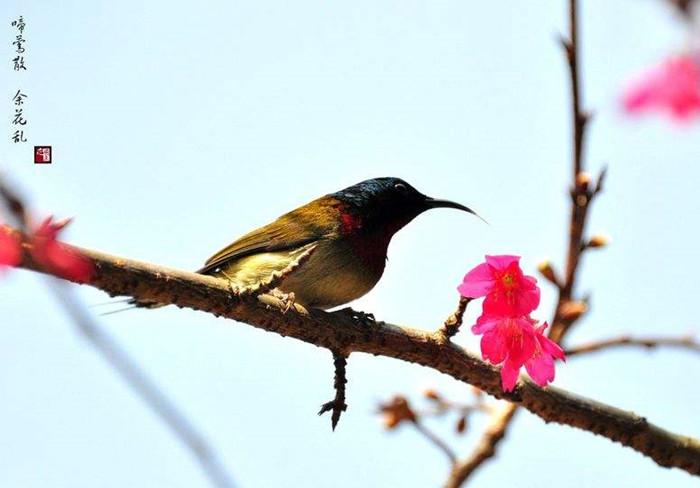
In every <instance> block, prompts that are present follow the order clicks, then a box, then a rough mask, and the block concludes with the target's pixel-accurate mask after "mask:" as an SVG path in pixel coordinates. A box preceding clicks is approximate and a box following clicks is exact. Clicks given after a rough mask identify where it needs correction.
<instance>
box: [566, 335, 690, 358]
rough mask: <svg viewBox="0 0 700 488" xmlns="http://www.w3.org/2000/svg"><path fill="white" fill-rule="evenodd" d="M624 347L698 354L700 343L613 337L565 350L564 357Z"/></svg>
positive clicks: (667, 339)
mask: <svg viewBox="0 0 700 488" xmlns="http://www.w3.org/2000/svg"><path fill="white" fill-rule="evenodd" d="M625 346H633V347H646V348H647V349H654V348H656V347H660V346H671V347H678V348H681V349H688V350H691V351H695V352H700V342H698V341H696V340H695V339H694V338H693V337H692V336H681V337H632V336H627V335H623V336H620V337H613V338H612V339H604V340H600V341H594V342H589V343H586V344H581V345H578V346H576V347H571V348H569V349H567V350H566V355H567V356H575V355H578V354H584V353H589V352H598V351H602V350H605V349H611V348H615V347H625Z"/></svg>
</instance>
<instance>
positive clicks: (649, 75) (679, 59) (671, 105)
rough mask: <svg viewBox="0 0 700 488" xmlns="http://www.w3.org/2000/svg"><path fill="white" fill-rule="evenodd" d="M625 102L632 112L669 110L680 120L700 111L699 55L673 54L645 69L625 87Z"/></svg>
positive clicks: (673, 116)
mask: <svg viewBox="0 0 700 488" xmlns="http://www.w3.org/2000/svg"><path fill="white" fill-rule="evenodd" d="M623 104H624V107H625V109H626V110H627V111H628V112H630V113H637V112H641V111H643V110H647V109H660V110H667V111H669V112H670V115H671V117H672V118H674V119H676V120H680V121H683V120H688V119H690V118H691V117H693V116H698V115H700V59H698V58H693V57H692V56H689V55H680V56H674V57H671V58H669V59H667V60H665V61H664V62H663V63H662V64H660V65H659V66H656V67H654V68H652V69H650V70H648V71H646V72H644V73H642V74H641V75H639V76H638V77H637V79H635V80H634V81H632V82H631V83H630V85H629V86H628V87H627V89H626V90H625V92H624V96H623Z"/></svg>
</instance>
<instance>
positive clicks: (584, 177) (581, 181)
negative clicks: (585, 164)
mask: <svg viewBox="0 0 700 488" xmlns="http://www.w3.org/2000/svg"><path fill="white" fill-rule="evenodd" d="M590 183H591V175H589V174H588V173H586V172H585V171H581V172H580V173H579V174H577V175H576V188H577V189H579V190H582V191H586V190H588V185H589V184H590Z"/></svg>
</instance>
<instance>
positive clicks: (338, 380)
mask: <svg viewBox="0 0 700 488" xmlns="http://www.w3.org/2000/svg"><path fill="white" fill-rule="evenodd" d="M347 364H348V360H347V356H345V355H343V354H342V353H339V352H333V365H334V367H335V378H334V381H333V388H334V389H335V398H333V400H331V401H330V402H326V403H324V404H323V405H321V410H319V411H318V414H319V415H323V414H324V413H326V412H331V427H332V428H333V430H335V426H336V425H338V421H339V420H340V415H341V414H342V413H343V412H344V411H345V410H347V409H348V406H347V404H346V403H345V385H346V383H347V382H348V380H347V378H346V372H345V368H346V366H347Z"/></svg>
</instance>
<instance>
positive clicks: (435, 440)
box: [411, 419, 457, 464]
mask: <svg viewBox="0 0 700 488" xmlns="http://www.w3.org/2000/svg"><path fill="white" fill-rule="evenodd" d="M411 423H412V425H413V426H414V427H415V428H416V430H417V431H418V432H420V433H421V434H423V436H424V437H425V438H426V439H428V440H429V441H430V442H431V443H432V444H433V445H434V446H435V447H437V448H438V449H440V450H441V451H442V452H443V453H444V454H445V456H447V459H449V460H450V463H452V464H454V463H455V462H456V461H457V456H456V455H455V453H454V451H453V450H452V449H451V448H450V446H448V445H447V443H446V442H445V441H443V440H442V439H440V438H439V437H438V436H436V435H435V434H434V433H433V432H432V431H430V430H428V428H427V427H426V426H425V425H423V424H422V423H421V421H420V420H418V419H415V420H413V422H411Z"/></svg>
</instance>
